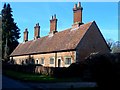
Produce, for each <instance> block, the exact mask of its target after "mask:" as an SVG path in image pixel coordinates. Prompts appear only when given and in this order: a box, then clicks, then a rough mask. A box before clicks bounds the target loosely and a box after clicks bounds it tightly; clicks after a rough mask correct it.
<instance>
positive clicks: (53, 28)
mask: <svg viewBox="0 0 120 90" xmlns="http://www.w3.org/2000/svg"><path fill="white" fill-rule="evenodd" d="M55 32H57V19H56V14H54V17H53V16H52V19H51V20H50V33H55Z"/></svg>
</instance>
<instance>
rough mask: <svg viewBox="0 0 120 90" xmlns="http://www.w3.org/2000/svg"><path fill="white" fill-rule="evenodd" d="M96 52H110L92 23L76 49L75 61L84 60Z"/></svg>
mask: <svg viewBox="0 0 120 90" xmlns="http://www.w3.org/2000/svg"><path fill="white" fill-rule="evenodd" d="M97 52H99V53H106V52H110V49H109V48H108V46H107V44H106V42H105V40H104V38H103V36H102V34H101V32H100V31H99V29H98V28H97V26H96V23H95V22H94V23H93V24H92V25H91V27H90V28H89V30H88V31H87V33H86V34H85V36H84V37H83V39H82V40H81V42H80V43H79V45H78V47H77V51H76V58H77V61H79V60H82V59H84V58H85V57H87V56H88V55H90V54H91V53H97Z"/></svg>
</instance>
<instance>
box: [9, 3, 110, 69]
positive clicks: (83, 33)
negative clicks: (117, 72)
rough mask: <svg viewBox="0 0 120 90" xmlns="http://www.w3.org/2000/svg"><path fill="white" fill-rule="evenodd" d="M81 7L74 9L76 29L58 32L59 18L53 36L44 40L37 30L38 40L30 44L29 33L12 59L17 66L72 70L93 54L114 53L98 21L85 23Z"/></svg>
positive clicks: (52, 23)
mask: <svg viewBox="0 0 120 90" xmlns="http://www.w3.org/2000/svg"><path fill="white" fill-rule="evenodd" d="M82 10H83V8H82V7H81V3H78V4H75V5H74V8H73V19H74V20H73V25H72V26H71V27H70V28H68V29H66V30H63V31H60V32H58V31H57V18H56V15H54V16H52V19H51V20H50V32H49V34H48V35H47V36H45V37H40V36H39V33H40V26H39V24H36V26H35V27H34V40H30V41H28V30H27V29H25V32H24V42H23V43H20V44H19V45H18V46H17V47H16V49H15V50H14V51H13V52H12V53H11V55H10V57H11V59H12V60H14V63H15V64H28V63H33V64H41V65H43V66H46V67H68V66H69V65H70V64H71V63H76V62H80V61H82V60H83V59H84V58H85V57H87V56H88V55H90V54H91V53H106V52H110V49H109V47H108V45H107V43H106V41H105V39H104V37H103V35H102V34H101V32H100V30H99V28H98V26H97V24H96V22H95V21H92V22H88V23H86V24H84V23H83V22H82Z"/></svg>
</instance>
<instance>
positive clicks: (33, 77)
mask: <svg viewBox="0 0 120 90" xmlns="http://www.w3.org/2000/svg"><path fill="white" fill-rule="evenodd" d="M3 74H4V75H6V76H8V77H11V78H13V79H17V80H21V81H32V82H71V81H72V82H79V81H81V79H80V78H54V77H50V76H46V75H40V74H30V73H23V72H17V71H12V70H5V71H4V73H3Z"/></svg>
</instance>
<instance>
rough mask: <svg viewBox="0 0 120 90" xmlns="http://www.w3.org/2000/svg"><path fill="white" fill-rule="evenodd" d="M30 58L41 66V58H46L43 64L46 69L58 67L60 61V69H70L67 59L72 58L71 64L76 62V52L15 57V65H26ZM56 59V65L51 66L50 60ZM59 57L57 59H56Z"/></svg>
mask: <svg viewBox="0 0 120 90" xmlns="http://www.w3.org/2000/svg"><path fill="white" fill-rule="evenodd" d="M28 57H31V58H33V59H34V63H35V64H37V60H38V64H41V58H44V64H42V65H43V66H46V67H58V59H60V62H61V64H60V67H68V66H69V65H66V64H65V59H66V58H67V57H69V58H71V63H74V62H75V60H76V59H75V58H76V55H75V51H68V52H58V53H46V54H36V55H30V56H29V55H26V56H16V57H13V60H14V62H15V64H22V61H24V63H25V62H26V61H25V60H26V59H28ZM51 57H52V58H54V64H50V58H51ZM56 57H57V58H56Z"/></svg>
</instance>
